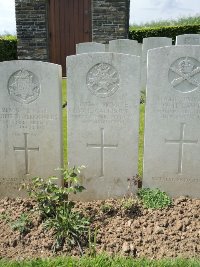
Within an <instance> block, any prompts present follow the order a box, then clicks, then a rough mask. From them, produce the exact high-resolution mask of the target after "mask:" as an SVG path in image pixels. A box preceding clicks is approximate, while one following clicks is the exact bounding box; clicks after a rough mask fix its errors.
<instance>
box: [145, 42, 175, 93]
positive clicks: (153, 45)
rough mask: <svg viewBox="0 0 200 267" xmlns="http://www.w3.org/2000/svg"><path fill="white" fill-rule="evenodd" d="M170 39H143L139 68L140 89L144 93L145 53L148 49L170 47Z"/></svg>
mask: <svg viewBox="0 0 200 267" xmlns="http://www.w3.org/2000/svg"><path fill="white" fill-rule="evenodd" d="M171 45H172V39H171V38H167V37H149V38H144V39H143V45H142V66H141V89H142V91H145V88H146V82H147V52H148V50H149V49H153V48H157V47H163V46H171Z"/></svg>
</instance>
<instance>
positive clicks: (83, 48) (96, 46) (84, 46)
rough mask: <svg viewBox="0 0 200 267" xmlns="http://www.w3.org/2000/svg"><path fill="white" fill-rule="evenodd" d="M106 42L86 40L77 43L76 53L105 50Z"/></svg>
mask: <svg viewBox="0 0 200 267" xmlns="http://www.w3.org/2000/svg"><path fill="white" fill-rule="evenodd" d="M105 49H106V48H105V44H100V43H95V42H85V43H79V44H76V54H82V53H91V52H105Z"/></svg>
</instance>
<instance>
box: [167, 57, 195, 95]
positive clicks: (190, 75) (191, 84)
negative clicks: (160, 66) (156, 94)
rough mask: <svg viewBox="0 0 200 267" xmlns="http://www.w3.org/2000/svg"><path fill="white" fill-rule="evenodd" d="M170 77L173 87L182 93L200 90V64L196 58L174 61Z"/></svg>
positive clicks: (183, 58)
mask: <svg viewBox="0 0 200 267" xmlns="http://www.w3.org/2000/svg"><path fill="white" fill-rule="evenodd" d="M168 75H169V82H170V84H171V86H172V87H173V88H174V89H175V90H177V91H179V92H181V93H189V92H192V91H194V90H197V89H199V88H200V62H198V61H197V60H196V59H194V58H191V57H182V58H179V59H178V60H176V61H174V62H173V63H172V65H171V67H170V69H169V74H168Z"/></svg>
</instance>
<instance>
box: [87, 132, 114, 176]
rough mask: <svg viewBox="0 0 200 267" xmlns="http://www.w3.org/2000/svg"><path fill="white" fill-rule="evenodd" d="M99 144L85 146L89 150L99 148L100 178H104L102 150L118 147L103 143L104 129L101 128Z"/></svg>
mask: <svg viewBox="0 0 200 267" xmlns="http://www.w3.org/2000/svg"><path fill="white" fill-rule="evenodd" d="M100 130H101V143H100V144H87V147H90V148H100V150H101V169H100V178H101V177H103V176H104V149H105V148H110V149H112V148H117V147H118V145H108V144H107V145H106V144H105V143H104V128H101V129H100Z"/></svg>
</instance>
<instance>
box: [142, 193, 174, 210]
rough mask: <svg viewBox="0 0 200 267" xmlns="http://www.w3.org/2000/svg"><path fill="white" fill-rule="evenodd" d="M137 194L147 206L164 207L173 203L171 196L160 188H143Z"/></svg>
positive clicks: (153, 207)
mask: <svg viewBox="0 0 200 267" xmlns="http://www.w3.org/2000/svg"><path fill="white" fill-rule="evenodd" d="M137 194H138V197H139V199H140V200H141V201H142V204H143V205H144V207H145V208H151V209H162V208H165V207H168V206H170V205H171V204H172V200H171V198H170V197H169V196H168V195H167V194H166V193H165V192H163V191H161V190H159V189H150V188H142V189H140V190H139V191H138V193H137Z"/></svg>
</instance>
